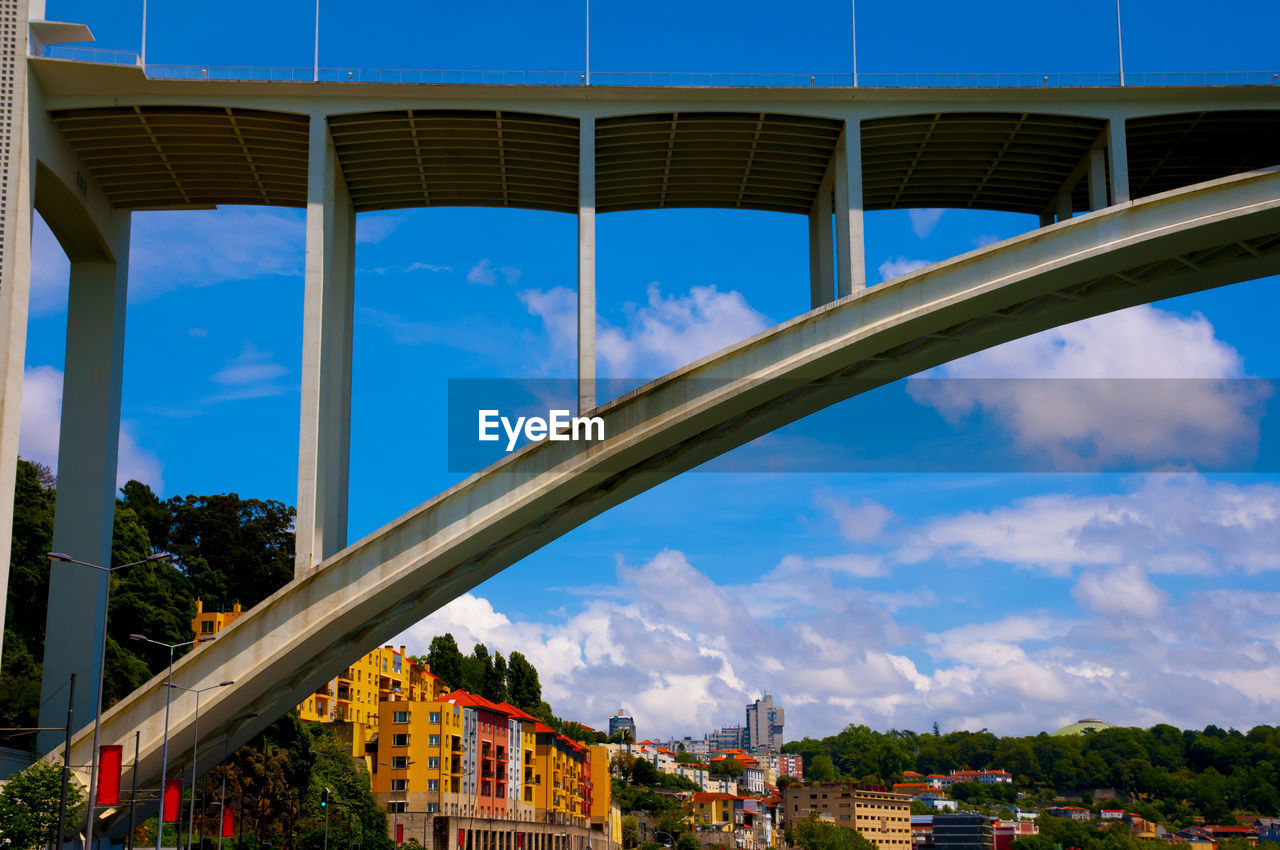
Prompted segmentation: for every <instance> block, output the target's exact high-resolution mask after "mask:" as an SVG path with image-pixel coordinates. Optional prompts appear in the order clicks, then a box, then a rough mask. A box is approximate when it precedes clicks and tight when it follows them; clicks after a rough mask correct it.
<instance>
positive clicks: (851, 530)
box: [816, 490, 893, 542]
mask: <svg viewBox="0 0 1280 850" xmlns="http://www.w3.org/2000/svg"><path fill="white" fill-rule="evenodd" d="M816 501H817V503H818V504H819V505H820V506H821V507H823V508H825V509H826V510H827V511H828V512H830V514H831V516H832V517H833V518H834V519H835V521H836V522H837V523H838V524H839V526H840V535H841V536H842V537H844V539H845V540H848V541H850V542H860V541H864V540H875V539H876V538H878V537H880V534H881V532H883V531H884V527H885V525H886V524H887V523H888V522H889V520H891V519H893V511H891V510H889V509H888V508H886V507H885V506H884V505H882V504H880V503H879V502H873V501H872V500H870V499H863V500H862V502H861V503H859V504H857V505H854V504H851V503H850V502H849V500H848V499H845V498H843V497H842V496H839V495H837V494H835V493H833V492H831V491H830V490H824V491H821V492H819V493H818V495H817V498H816Z"/></svg>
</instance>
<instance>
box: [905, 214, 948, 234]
mask: <svg viewBox="0 0 1280 850" xmlns="http://www.w3.org/2000/svg"><path fill="white" fill-rule="evenodd" d="M944 212H946V210H908V212H907V215H908V216H909V217H910V218H911V232H912V233H914V234H915V235H916V236H918V237H920V238H921V239H924V238H925V237H927V236H928V235H929V234H930V233H933V229H934V228H935V227H937V226H938V221H939V220H940V219H941V218H942V214H943V213H944Z"/></svg>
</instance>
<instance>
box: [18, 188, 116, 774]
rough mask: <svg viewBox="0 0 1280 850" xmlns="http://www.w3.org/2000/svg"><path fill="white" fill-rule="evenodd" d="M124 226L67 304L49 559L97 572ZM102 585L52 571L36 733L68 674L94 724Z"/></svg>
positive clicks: (47, 720) (50, 721)
mask: <svg viewBox="0 0 1280 850" xmlns="http://www.w3.org/2000/svg"><path fill="white" fill-rule="evenodd" d="M129 224H130V221H129V213H127V212H116V213H113V214H112V216H111V229H112V233H111V235H110V237H109V238H110V239H111V249H112V253H113V254H114V256H115V259H114V260H110V259H106V258H95V259H80V260H76V259H73V260H72V262H71V291H70V297H69V299H68V302H67V354H66V364H65V370H64V373H63V378H62V417H61V430H60V431H59V434H58V502H57V505H56V507H55V508H54V515H53V551H55V552H65V553H66V554H68V555H70V556H71V557H73V558H77V559H79V560H81V561H88V562H90V563H93V564H100V565H102V566H107V565H109V564H110V563H111V532H112V528H113V526H114V520H115V507H116V455H117V453H118V451H119V445H120V385H121V381H122V378H123V374H124V320H125V299H126V293H127V290H128V276H129V229H130V228H129ZM107 579H108V575H107V574H106V573H104V572H101V571H99V570H93V569H90V568H88V567H82V566H79V565H76V564H53V565H52V567H51V569H50V572H49V611H48V614H47V618H46V621H45V623H46V625H45V642H44V673H43V681H42V684H41V702H42V703H43V706H42V707H41V710H40V725H41V726H57V725H59V724H60V723H63V722H64V721H65V717H66V714H65V712H66V703H65V701H59V700H57V699H52V698H51V697H52V696H53V694H54V692H55V691H58V690H59V689H61V688H62V687H63V685H64V684H65V683H66V681H67V678H68V677H69V676H70V675H71V674H72V673H76V674H77V675H76V704H75V721H76V725H77V726H83V725H84V724H86V723H89V722H91V721H92V719H93V714H94V709H95V707H96V706H97V702H98V685H99V682H98V656H99V653H100V652H101V651H102V627H103V618H104V617H105V616H106V602H107ZM61 737H62V736H61V733H58V732H54V733H43V734H42V736H41V743H42V745H43V744H46V743H47V744H48V745H49V746H48V747H45V746H41V750H42V751H44V750H46V749H51V748H52V747H53V746H56V745H57V742H58V741H59V740H60V739H61Z"/></svg>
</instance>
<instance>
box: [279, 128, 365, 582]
mask: <svg viewBox="0 0 1280 850" xmlns="http://www.w3.org/2000/svg"><path fill="white" fill-rule="evenodd" d="M355 225H356V218H355V212H354V211H353V210H352V207H351V198H350V196H349V195H348V194H347V187H346V182H345V181H344V180H343V177H342V173H341V171H340V170H339V168H338V162H337V157H336V155H335V154H334V150H333V144H332V143H331V142H330V140H329V128H328V122H327V120H326V118H325V116H324V115H323V114H314V115H312V116H311V151H310V160H309V163H308V175H307V257H306V282H305V286H304V292H303V309H302V323H303V328H302V381H301V393H302V412H301V419H300V424H299V431H298V518H297V522H296V529H297V532H296V533H297V556H296V560H295V562H294V575H302V574H303V573H305V572H306V571H307V570H311V569H314V568H315V567H317V566H319V565H320V563H321V562H322V561H323V560H324V559H325V558H327V557H329V556H330V555H332V554H334V553H335V552H337V551H339V550H340V549H342V548H343V547H344V546H346V544H347V483H348V479H349V469H350V457H351V338H352V313H353V297H354V290H355V286H354V284H355V229H356V227H355Z"/></svg>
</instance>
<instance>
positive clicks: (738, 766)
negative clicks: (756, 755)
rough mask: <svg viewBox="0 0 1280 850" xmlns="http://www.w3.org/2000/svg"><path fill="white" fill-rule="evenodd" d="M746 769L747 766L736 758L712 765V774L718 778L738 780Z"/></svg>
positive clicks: (722, 760)
mask: <svg viewBox="0 0 1280 850" xmlns="http://www.w3.org/2000/svg"><path fill="white" fill-rule="evenodd" d="M746 769H747V768H746V765H744V764H743V763H742V762H740V761H738V760H737V759H735V758H727V759H721V760H720V761H717V762H712V764H711V772H712V773H714V774H717V775H718V776H729V777H733V778H737V777H739V776H741V775H742V773H743V771H745V770H746Z"/></svg>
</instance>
